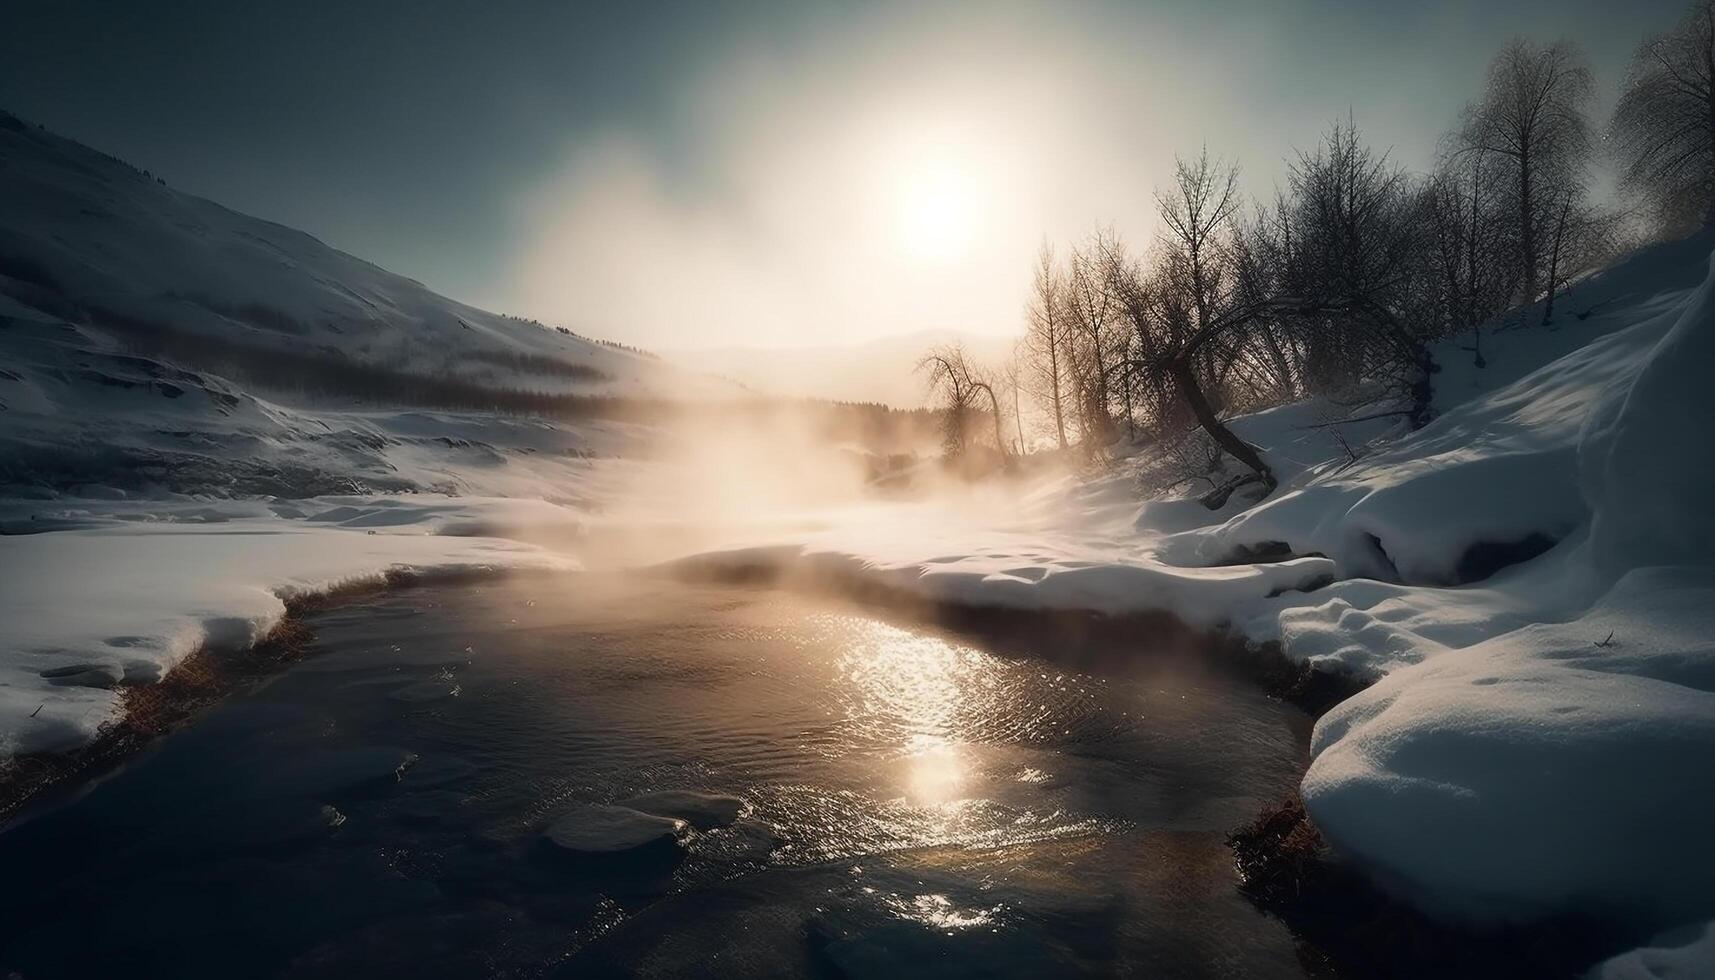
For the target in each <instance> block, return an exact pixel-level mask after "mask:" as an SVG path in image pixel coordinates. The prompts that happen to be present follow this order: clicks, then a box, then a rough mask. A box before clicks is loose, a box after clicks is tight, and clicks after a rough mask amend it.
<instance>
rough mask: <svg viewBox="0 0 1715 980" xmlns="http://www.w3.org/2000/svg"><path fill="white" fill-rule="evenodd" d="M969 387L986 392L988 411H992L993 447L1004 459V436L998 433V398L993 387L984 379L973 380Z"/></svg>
mask: <svg viewBox="0 0 1715 980" xmlns="http://www.w3.org/2000/svg"><path fill="white" fill-rule="evenodd" d="M971 387H972V388H981V389H982V390H983V391H985V392H987V393H988V396H989V411H991V412H993V413H994V448H995V449H996V450H997V451H998V452H999V453H1000V457H1001V458H1002V459H1005V458H1006V457H1007V452H1006V437H1005V436H1003V435H1001V434H1000V400H999V399H998V398H996V397H995V396H994V389H993V388H991V387H990V386H989V383H988V382H986V381H973V382H971Z"/></svg>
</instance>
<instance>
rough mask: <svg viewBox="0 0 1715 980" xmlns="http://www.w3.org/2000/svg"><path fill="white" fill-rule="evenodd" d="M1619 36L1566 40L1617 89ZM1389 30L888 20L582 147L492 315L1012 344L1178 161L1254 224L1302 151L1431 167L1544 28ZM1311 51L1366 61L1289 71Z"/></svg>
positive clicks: (1522, 18) (1579, 25)
mask: <svg viewBox="0 0 1715 980" xmlns="http://www.w3.org/2000/svg"><path fill="white" fill-rule="evenodd" d="M1335 6H1337V5H1335ZM1605 16H1606V15H1604V14H1603V13H1602V12H1601V11H1599V10H1596V11H1570V12H1569V11H1563V12H1561V13H1559V14H1557V15H1556V23H1557V24H1559V25H1561V26H1563V27H1570V28H1571V29H1572V30H1573V31H1574V32H1575V33H1578V34H1581V35H1582V34H1588V35H1589V37H1588V38H1586V40H1590V41H1593V42H1595V43H1593V44H1592V48H1593V50H1594V52H1595V55H1596V57H1595V62H1596V64H1597V67H1598V70H1599V71H1601V72H1602V73H1604V74H1613V73H1615V72H1616V71H1617V67H1616V66H1617V63H1618V58H1619V57H1621V56H1623V53H1624V51H1626V50H1628V49H1629V46H1630V44H1631V43H1633V39H1632V38H1630V37H1629V36H1628V37H1625V38H1622V39H1621V40H1614V38H1616V37H1619V35H1621V34H1625V35H1629V34H1631V33H1638V32H1640V31H1641V30H1642V29H1643V28H1644V27H1645V26H1647V25H1644V24H1641V23H1640V24H1635V25H1634V26H1631V27H1630V28H1629V29H1628V30H1626V31H1620V32H1618V33H1615V32H1612V31H1609V32H1607V33H1606V34H1604V33H1599V32H1598V30H1597V29H1598V27H1599V26H1600V22H1601V21H1602V20H1603V18H1604V17H1605ZM1382 19H1383V16H1382V14H1381V13H1380V12H1374V13H1366V14H1363V15H1359V14H1356V13H1354V12H1353V11H1349V10H1347V11H1343V12H1342V11H1335V10H1332V9H1329V10H1320V9H1318V10H1314V11H1309V12H1300V13H1299V14H1297V15H1295V16H1294V17H1292V18H1290V19H1288V18H1285V17H1283V16H1282V15H1281V14H1280V12H1278V11H1275V10H1272V9H1263V10H1256V11H1251V12H1250V14H1249V15H1247V16H1246V17H1244V18H1237V17H1234V18H1227V17H1222V16H1217V15H1216V14H1215V13H1213V12H1208V11H1199V10H1194V9H1181V8H1179V6H1178V5H1155V6H1148V5H1142V6H1139V7H1135V8H1130V7H1128V8H1117V7H1108V6H1104V5H1071V6H1066V7H1060V8H1055V9H1047V8H1041V9H1037V8H1026V7H1022V6H1013V5H1004V4H1002V5H984V6H982V7H975V8H973V7H965V6H959V5H947V6H938V7H937V8H936V10H935V11H932V12H930V11H921V10H915V9H907V8H904V7H900V6H895V5H887V4H880V5H866V6H865V7H864V8H862V10H861V12H849V11H848V12H845V13H843V14H842V15H841V16H840V17H839V18H838V19H837V24H830V26H829V27H828V28H827V29H826V30H823V31H819V32H818V31H815V30H810V31H807V32H803V33H799V34H794V35H792V36H790V37H786V38H780V37H773V36H764V37H761V38H759V39H753V40H751V41H750V42H749V43H741V44H738V45H736V46H733V47H730V48H720V49H719V50H720V51H721V53H720V55H719V56H705V58H704V59H703V60H701V61H699V62H697V63H696V64H695V65H692V66H690V67H687V68H686V70H685V77H684V78H683V80H682V84H681V85H680V86H679V87H678V89H677V92H678V93H679V94H678V98H677V100H676V101H674V102H673V104H672V109H671V110H670V111H669V112H668V114H667V118H666V120H665V121H664V122H657V123H656V124H654V125H650V126H633V127H617V126H605V127H602V128H600V129H595V130H591V131H587V132H580V133H578V134H576V136H575V137H573V138H570V139H568V140H567V142H566V144H565V148H564V150H563V154H562V159H561V161H560V163H559V164H558V165H557V166H556V167H554V168H553V170H552V173H551V174H550V175H549V176H547V177H545V178H544V179H542V180H540V181H537V182H534V183H532V184H529V185H528V186H525V187H523V188H521V189H520V190H519V191H518V192H517V194H516V196H515V198H514V201H513V208H512V215H511V218H512V222H513V225H514V231H515V235H514V239H515V242H514V252H513V259H512V262H511V272H510V278H509V281H508V282H507V283H506V284H505V286H504V288H503V290H502V295H503V296H504V297H505V299H504V301H502V302H503V305H505V306H506V307H507V308H518V309H523V310H527V311H529V312H530V313H531V315H535V316H539V317H541V318H543V319H545V320H549V321H551V322H559V323H565V324H568V325H570V326H572V327H573V328H574V329H583V330H587V331H591V332H595V333H596V334H597V335H600V336H611V337H616V338H619V339H623V340H625V341H627V342H629V343H635V344H640V345H643V346H646V347H652V348H664V349H671V348H709V347H725V346H752V347H799V346H824V345H840V344H851V343H856V342H861V341H865V340H869V339H872V338H876V337H881V336H886V335H891V334H900V333H907V332H912V331H928V330H959V331H966V332H976V333H985V334H997V335H1001V334H1012V333H1015V332H1017V330H1018V328H1019V326H1020V322H1021V318H1020V307H1021V301H1022V298H1023V294H1024V289H1025V287H1026V284H1027V283H1026V280H1027V269H1028V267H1029V263H1030V260H1031V256H1032V254H1033V253H1034V251H1035V250H1036V249H1037V247H1038V246H1039V244H1040V243H1041V242H1043V241H1045V240H1047V241H1055V242H1066V241H1070V240H1076V239H1079V238H1082V237H1083V236H1085V235H1087V234H1088V233H1089V232H1091V231H1092V230H1093V229H1094V228H1096V227H1097V226H1110V225H1111V226H1112V227H1113V228H1115V229H1116V230H1117V231H1118V232H1119V233H1120V234H1121V235H1122V236H1124V237H1127V238H1129V239H1131V240H1133V241H1137V242H1139V243H1140V244H1141V243H1145V242H1147V241H1148V240H1149V239H1150V238H1151V237H1152V236H1153V235H1154V233H1155V217H1154V210H1155V209H1154V196H1153V195H1154V190H1155V188H1156V187H1157V186H1158V185H1160V184H1161V183H1162V181H1163V179H1164V178H1165V177H1166V175H1167V174H1168V173H1170V168H1171V167H1172V164H1173V158H1174V155H1175V154H1176V153H1180V154H1185V153H1195V152H1196V151H1197V150H1198V148H1199V147H1201V146H1204V145H1207V146H1208V148H1209V150H1210V152H1212V153H1214V154H1217V155H1220V156H1223V157H1226V158H1229V159H1236V160H1238V161H1240V163H1241V165H1242V168H1243V178H1244V186H1245V190H1246V192H1247V194H1248V195H1250V196H1254V197H1258V198H1266V197H1268V196H1270V195H1271V194H1272V193H1273V190H1274V188H1275V187H1276V186H1277V185H1278V184H1279V183H1280V182H1281V180H1282V177H1283V174H1284V172H1285V162H1284V161H1285V160H1286V159H1287V158H1288V157H1289V156H1290V155H1291V154H1292V153H1293V151H1294V149H1295V147H1299V146H1303V145H1305V144H1306V143H1307V142H1308V141H1312V140H1314V139H1315V138H1316V135H1317V134H1318V133H1320V132H1322V131H1323V130H1324V129H1325V128H1326V126H1327V125H1328V124H1329V122H1330V121H1332V120H1334V119H1336V118H1344V117H1345V116H1346V115H1347V114H1348V113H1350V114H1352V115H1353V116H1354V117H1355V118H1356V119H1357V121H1358V123H1359V124H1360V125H1361V126H1363V127H1364V129H1365V132H1366V133H1367V134H1368V135H1369V137H1370V138H1371V139H1372V141H1374V142H1375V143H1376V144H1377V145H1378V146H1380V147H1383V148H1386V149H1388V150H1389V152H1390V153H1391V155H1392V157H1393V158H1394V159H1395V160H1397V161H1399V162H1401V163H1403V164H1404V165H1406V166H1408V167H1413V168H1425V167H1427V166H1428V165H1429V163H1430V162H1431V160H1432V157H1433V155H1434V151H1435V140H1436V137H1437V134H1439V133H1440V132H1441V131H1443V130H1444V129H1445V128H1446V127H1447V126H1448V125H1450V124H1451V123H1452V122H1453V121H1454V119H1455V118H1456V116H1457V113H1458V110H1459V107H1460V106H1461V105H1462V104H1463V102H1464V101H1465V100H1467V99H1469V98H1470V97H1472V96H1473V95H1474V94H1475V91H1476V84H1477V80H1478V79H1480V78H1481V71H1482V64H1483V62H1484V60H1485V59H1486V58H1487V56H1488V54H1489V53H1490V52H1491V51H1492V49H1493V47H1494V46H1495V45H1496V44H1499V43H1500V42H1501V41H1502V40H1504V39H1505V37H1506V36H1507V35H1508V34H1509V33H1510V32H1512V31H1518V30H1525V29H1528V28H1530V27H1531V24H1532V19H1531V17H1530V12H1529V11H1528V10H1526V9H1524V8H1522V7H1521V8H1519V9H1517V10H1509V11H1505V12H1490V13H1487V14H1485V15H1484V16H1482V17H1477V16H1476V15H1475V14H1472V16H1471V17H1469V18H1466V19H1464V20H1461V19H1460V18H1459V17H1456V16H1453V15H1452V14H1448V13H1443V14H1435V13H1431V12H1422V11H1395V12H1394V13H1393V15H1391V17H1390V18H1388V19H1389V23H1388V24H1387V25H1386V26H1387V27H1388V29H1389V30H1388V33H1387V35H1386V36H1377V37H1375V38H1369V37H1368V32H1370V31H1372V30H1376V31H1379V30H1380V28H1381V27H1382V26H1384V25H1383V24H1382V23H1381V20H1382ZM1401 21H1409V22H1412V24H1413V25H1414V27H1415V28H1416V30H1414V31H1406V30H1402V29H1401V24H1400V22H1401ZM835 27H837V29H835ZM1323 30H1327V31H1331V32H1335V34H1337V36H1339V37H1341V38H1343V39H1345V40H1346V41H1349V42H1351V43H1350V44H1348V45H1346V46H1343V47H1340V48H1338V49H1337V50H1338V54H1337V55H1335V56H1333V57H1330V55H1329V53H1328V51H1327V48H1326V40H1327V39H1326V38H1321V39H1319V40H1318V41H1317V44H1318V51H1319V53H1318V54H1317V55H1316V62H1315V63H1314V64H1306V63H1302V62H1296V61H1294V60H1293V59H1294V54H1293V52H1294V51H1295V50H1296V47H1295V45H1297V44H1299V43H1301V42H1302V43H1309V41H1310V39H1311V38H1313V37H1315V36H1316V34H1317V32H1318V31H1323ZM1477 33H1480V34H1481V35H1482V37H1483V40H1482V43H1473V42H1474V41H1475V40H1476V37H1475V35H1476V34H1477ZM1491 34H1492V35H1493V37H1492V39H1490V38H1489V35H1491ZM1431 35H1432V36H1435V37H1437V38H1439V39H1440V40H1439V42H1438V43H1437V44H1435V45H1431V44H1426V43H1423V42H1422V38H1423V37H1424V36H1431ZM1622 42H1623V43H1622ZM1610 49H1612V51H1611V52H1610ZM1431 51H1433V55H1431V54H1430V52H1431ZM1286 77H1290V78H1291V79H1292V82H1291V84H1290V85H1282V84H1281V80H1282V78H1286ZM1454 80H1457V83H1456V84H1455V83H1454Z"/></svg>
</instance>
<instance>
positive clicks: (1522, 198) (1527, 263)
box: [1518, 151, 1536, 306]
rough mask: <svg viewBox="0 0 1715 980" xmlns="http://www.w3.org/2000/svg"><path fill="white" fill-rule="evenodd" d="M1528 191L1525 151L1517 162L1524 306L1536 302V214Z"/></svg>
mask: <svg viewBox="0 0 1715 980" xmlns="http://www.w3.org/2000/svg"><path fill="white" fill-rule="evenodd" d="M1530 192H1531V186H1530V153H1529V151H1526V152H1524V153H1522V154H1520V155H1519V162H1518V201H1519V209H1518V210H1519V226H1518V242H1519V266H1520V269H1519V272H1520V274H1521V278H1520V280H1519V284H1520V285H1521V286H1523V287H1524V300H1523V303H1524V305H1525V306H1529V305H1530V304H1532V303H1534V302H1536V221H1535V218H1536V216H1535V215H1533V214H1531V200H1530Z"/></svg>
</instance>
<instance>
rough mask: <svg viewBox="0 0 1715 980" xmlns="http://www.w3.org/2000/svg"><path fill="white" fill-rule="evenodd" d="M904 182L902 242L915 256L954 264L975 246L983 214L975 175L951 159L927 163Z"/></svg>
mask: <svg viewBox="0 0 1715 980" xmlns="http://www.w3.org/2000/svg"><path fill="white" fill-rule="evenodd" d="M902 177H903V179H902V180H900V182H899V184H900V190H899V194H898V201H897V205H896V206H897V208H898V212H897V225H898V235H899V241H900V244H901V245H902V246H903V247H904V250H905V252H906V253H907V254H908V255H910V256H911V257H912V258H913V259H917V260H919V261H925V262H949V261H953V260H955V259H958V258H960V257H961V256H963V255H964V254H965V253H966V252H967V251H968V250H969V248H970V246H971V243H972V240H973V239H974V237H975V235H976V231H977V225H978V222H979V219H980V218H981V214H980V211H981V209H980V207H979V202H978V197H977V193H976V189H975V184H974V181H973V176H972V175H971V174H969V173H967V172H965V171H964V170H963V168H960V167H958V166H955V165H953V164H951V163H949V162H947V161H925V162H923V163H920V164H919V165H917V166H914V167H912V168H911V169H910V170H909V171H908V172H907V173H906V174H904V175H902Z"/></svg>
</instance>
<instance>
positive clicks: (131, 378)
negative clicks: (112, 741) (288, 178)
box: [0, 113, 734, 498]
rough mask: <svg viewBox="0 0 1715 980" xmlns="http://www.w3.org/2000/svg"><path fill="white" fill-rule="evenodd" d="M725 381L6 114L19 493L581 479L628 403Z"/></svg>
mask: <svg viewBox="0 0 1715 980" xmlns="http://www.w3.org/2000/svg"><path fill="white" fill-rule="evenodd" d="M733 390H734V389H733V388H732V387H731V386H730V385H727V384H725V383H722V382H717V381H715V380H713V379H709V378H706V377H699V376H697V375H695V374H693V373H691V372H688V371H683V370H680V369H677V368H674V367H671V366H668V365H666V364H664V363H662V362H660V361H658V360H656V359H654V358H651V357H647V356H643V355H639V354H636V353H633V352H630V351H626V350H622V349H618V348H615V347H611V346H608V345H604V344H600V343H597V342H595V341H591V340H588V339H586V338H583V337H580V336H576V335H573V334H570V333H567V332H564V331H560V330H556V329H552V328H548V327H544V326H542V325H540V324H537V323H533V322H529V321H524V320H518V319H514V318H509V317H504V316H497V315H494V314H491V313H486V312H484V311H482V310H477V309H473V308H471V307H468V306H465V305H463V304H460V303H456V302H454V301H452V300H449V299H446V298H445V297H442V296H438V295H436V294H435V293H433V292H430V291H429V290H428V289H427V288H425V287H424V286H422V285H421V284H420V283H417V282H414V281H412V280H409V279H406V278H403V277H401V276H396V275H393V274H391V273H389V272H387V271H385V270H383V269H380V268H377V267H376V266H374V265H371V264H369V263H367V262H364V261H362V260H360V259H357V258H354V257H352V256H350V255H346V254H345V253H343V252H340V251H337V250H335V249H333V248H330V247H328V246H327V245H324V244H322V243H321V242H319V241H317V240H316V239H314V238H312V237H310V236H309V235H306V234H304V233H302V232H299V231H294V230H292V229H290V228H285V227H282V226H280V225H276V224H272V223H270V222H266V221H261V220H258V219H255V218H251V217H248V216H245V215H242V214H238V213H236V212H233V211H229V210H227V209H226V208H223V207H221V206H219V205H217V204H214V203H212V202H209V201H205V200H202V199H200V198H197V197H193V196H190V195H188V194H182V193H180V192H178V191H175V190H173V189H171V188H169V187H167V186H165V185H164V184H162V183H160V182H159V181H157V180H155V179H153V178H151V177H149V176H148V175H146V174H144V173H143V172H141V171H138V170H136V169H134V168H132V167H130V166H128V165H126V164H124V163H122V162H120V161H118V160H115V159H113V158H111V157H108V156H105V155H103V154H101V153H99V152H96V151H95V150H91V149H89V148H87V147H84V146H82V145H80V144H77V143H74V142H72V141H70V140H66V139H62V138H60V137H57V136H54V135H53V134H51V133H48V132H46V131H45V130H42V129H39V128H37V127H34V126H30V125H28V124H26V123H24V122H22V121H20V120H18V119H16V118H14V117H12V116H9V115H5V114H4V113H0V489H4V492H5V493H6V494H7V495H10V496H26V497H53V496H57V495H60V494H63V493H67V492H70V493H72V494H73V495H74V496H76V495H84V496H87V495H94V496H98V497H99V496H113V495H114V494H121V495H137V494H144V495H149V494H158V493H203V494H215V495H218V496H224V497H233V496H253V495H262V494H266V495H274V496H283V497H294V498H296V497H309V496H315V495H321V494H330V493H351V492H364V491H385V492H396V491H402V490H440V491H450V492H457V493H486V494H498V495H524V496H550V497H553V496H559V497H575V496H576V494H577V488H576V483H577V479H576V473H575V472H568V468H570V470H573V471H575V470H576V469H577V468H578V466H579V463H580V461H581V460H583V459H585V458H587V457H590V456H605V455H611V454H612V453H614V452H616V451H617V448H618V446H619V445H620V444H621V443H623V442H624V441H625V438H626V436H627V434H628V433H629V432H630V431H631V430H632V429H633V428H634V427H632V426H628V425H627V424H626V423H625V422H623V421H620V420H619V419H618V418H617V416H623V415H629V414H630V413H628V412H627V411H626V406H627V405H629V404H631V402H633V401H635V400H637V399H652V398H656V397H674V396H689V397H695V396H698V395H708V394H713V393H730V392H731V391H733ZM549 420H568V421H574V422H575V423H576V424H575V425H567V424H560V423H556V422H553V421H549Z"/></svg>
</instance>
